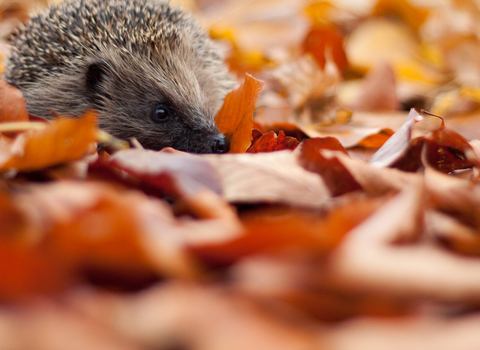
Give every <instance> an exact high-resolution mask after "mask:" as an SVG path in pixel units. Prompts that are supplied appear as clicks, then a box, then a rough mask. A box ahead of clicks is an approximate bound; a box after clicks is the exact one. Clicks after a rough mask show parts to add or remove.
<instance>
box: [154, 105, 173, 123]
mask: <svg viewBox="0 0 480 350" xmlns="http://www.w3.org/2000/svg"><path fill="white" fill-rule="evenodd" d="M169 116H170V110H169V108H168V107H167V106H166V105H160V106H158V107H157V108H155V111H154V112H153V121H155V122H165V121H167V120H168V118H169Z"/></svg>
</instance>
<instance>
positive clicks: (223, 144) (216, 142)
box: [211, 133, 230, 153]
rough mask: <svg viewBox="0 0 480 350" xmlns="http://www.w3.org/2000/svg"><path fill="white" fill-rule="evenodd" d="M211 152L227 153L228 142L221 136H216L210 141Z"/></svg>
mask: <svg viewBox="0 0 480 350" xmlns="http://www.w3.org/2000/svg"><path fill="white" fill-rule="evenodd" d="M211 147H212V152H213V153H227V152H228V151H230V140H229V139H227V138H226V137H225V135H223V134H221V133H220V134H217V135H215V136H214V137H213V139H212V144H211Z"/></svg>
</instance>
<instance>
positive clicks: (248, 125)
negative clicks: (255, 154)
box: [215, 74, 263, 153]
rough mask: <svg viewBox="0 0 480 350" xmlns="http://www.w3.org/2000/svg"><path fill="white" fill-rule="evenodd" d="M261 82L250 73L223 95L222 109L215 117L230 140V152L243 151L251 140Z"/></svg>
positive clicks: (219, 126)
mask: <svg viewBox="0 0 480 350" xmlns="http://www.w3.org/2000/svg"><path fill="white" fill-rule="evenodd" d="M262 87H263V82H262V81H260V80H257V79H255V78H254V77H252V76H251V75H249V74H247V75H246V76H245V82H244V83H243V84H242V85H241V86H240V87H239V88H238V89H235V90H233V91H232V92H230V93H229V94H228V95H227V97H225V102H224V103H223V106H222V109H220V112H218V114H217V116H216V117H215V122H216V123H217V126H218V128H219V129H220V131H221V132H222V133H223V134H224V135H225V136H226V137H227V138H228V139H229V140H230V142H231V147H230V152H232V153H244V152H245V151H246V150H247V148H248V147H249V146H250V143H251V141H252V129H253V112H254V110H255V103H256V102H257V99H258V95H259V93H260V91H261V90H262Z"/></svg>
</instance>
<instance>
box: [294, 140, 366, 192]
mask: <svg viewBox="0 0 480 350" xmlns="http://www.w3.org/2000/svg"><path fill="white" fill-rule="evenodd" d="M299 148H300V153H299V154H300V155H299V159H300V162H301V164H302V166H303V167H304V168H305V169H307V170H309V171H312V172H315V173H317V174H319V175H320V176H321V177H322V179H323V181H325V184H326V185H327V187H328V189H329V191H330V193H331V195H332V196H339V195H342V194H345V193H348V192H352V191H356V190H360V189H361V188H362V187H361V186H360V185H359V184H358V182H357V181H355V179H354V177H353V176H352V175H351V174H350V172H349V171H348V169H347V168H346V167H345V166H344V165H343V164H342V162H341V161H339V159H338V158H337V157H336V155H335V153H341V154H344V155H347V152H346V151H345V149H344V148H343V146H342V145H341V144H340V142H338V140H336V139H334V138H324V139H319V138H316V139H309V140H305V141H303V142H302V144H301V145H300V147H299ZM324 150H327V151H330V152H325V151H324ZM331 150H334V151H331Z"/></svg>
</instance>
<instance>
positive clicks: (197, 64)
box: [5, 0, 234, 153]
mask: <svg viewBox="0 0 480 350" xmlns="http://www.w3.org/2000/svg"><path fill="white" fill-rule="evenodd" d="M12 44H13V45H12V52H11V55H10V57H9V59H8V61H7V66H6V68H7V69H6V75H5V79H6V80H7V82H8V83H10V84H12V85H14V86H17V87H18V88H20V89H21V90H22V92H23V94H24V96H25V99H26V101H27V108H28V111H29V113H30V114H31V115H34V116H37V117H41V118H45V119H50V118H52V117H54V116H55V115H61V116H81V115H82V114H84V113H85V112H86V111H87V110H91V109H95V110H97V111H98V113H99V125H100V127H101V128H102V129H104V130H105V131H107V132H109V133H111V134H113V135H115V136H117V137H120V138H124V139H129V138H131V137H135V138H137V139H138V141H140V143H141V144H142V145H143V146H144V147H147V148H152V149H161V148H164V147H167V146H171V147H174V148H177V149H179V150H184V151H190V152H196V153H209V152H217V153H223V152H225V151H228V147H229V146H228V140H226V138H225V137H224V136H223V135H222V134H221V133H220V132H219V130H218V129H217V127H216V125H215V122H214V119H213V116H214V115H215V113H216V112H217V111H218V110H219V108H220V107H221V104H222V101H223V99H224V97H225V95H226V94H227V92H228V91H230V90H231V89H232V88H233V84H234V81H233V79H232V77H231V76H230V74H229V73H228V71H227V69H226V67H225V65H224V63H223V61H222V58H221V56H220V54H219V50H218V48H217V47H216V46H215V44H214V43H213V42H212V41H211V40H210V39H209V38H208V36H207V34H206V33H205V32H204V31H203V30H202V29H201V28H200V27H199V25H198V24H197V23H196V22H195V20H194V19H193V18H192V16H190V15H189V14H186V13H185V12H183V11H181V10H180V9H178V8H176V7H174V6H172V5H170V4H169V3H168V2H166V1H155V0H81V1H75V0H69V1H67V2H63V3H60V4H58V5H53V6H51V7H50V8H48V9H46V10H44V11H43V12H40V13H39V14H37V15H35V16H33V17H32V18H31V20H30V21H29V22H28V23H27V24H26V25H25V26H24V27H22V28H20V29H19V30H18V31H17V32H16V33H14V35H13V38H12Z"/></svg>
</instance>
